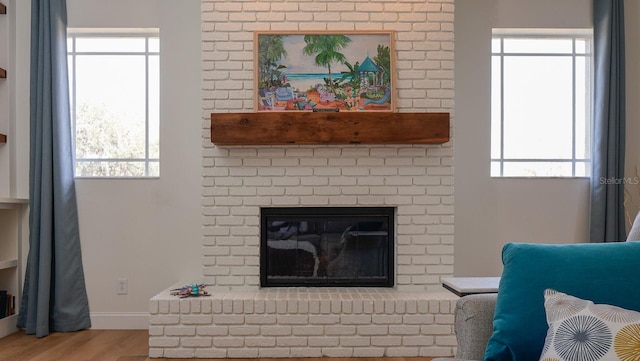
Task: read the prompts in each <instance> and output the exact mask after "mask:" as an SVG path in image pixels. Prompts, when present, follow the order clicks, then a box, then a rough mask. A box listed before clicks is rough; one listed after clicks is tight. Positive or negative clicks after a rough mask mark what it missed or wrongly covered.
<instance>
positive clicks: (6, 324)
mask: <svg viewBox="0 0 640 361" xmlns="http://www.w3.org/2000/svg"><path fill="white" fill-rule="evenodd" d="M17 307H18V305H16V308H17ZM16 312H17V310H16ZM17 322H18V314H17V313H16V314H15V315H11V316H8V317H5V318H0V335H4V336H7V335H10V334H12V333H14V332H17V331H18V328H16V323H17ZM4 336H2V337H4Z"/></svg>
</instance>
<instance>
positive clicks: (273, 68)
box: [258, 34, 287, 88]
mask: <svg viewBox="0 0 640 361" xmlns="http://www.w3.org/2000/svg"><path fill="white" fill-rule="evenodd" d="M284 37H285V35H269V34H261V35H259V36H258V44H259V45H258V49H259V52H258V64H259V65H258V66H259V67H260V68H259V71H260V74H259V75H260V79H259V84H258V86H259V87H260V88H268V87H270V86H279V85H282V84H279V82H280V76H281V75H282V72H281V71H280V70H282V69H284V68H286V66H284V65H281V64H278V61H280V59H282V58H283V57H285V56H287V51H286V50H285V49H284V44H283V42H282V39H283V38H284Z"/></svg>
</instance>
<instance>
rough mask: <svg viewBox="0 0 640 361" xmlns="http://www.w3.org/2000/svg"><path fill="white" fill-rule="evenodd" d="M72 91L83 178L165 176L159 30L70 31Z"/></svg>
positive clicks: (77, 157) (78, 160)
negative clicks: (163, 172) (160, 110)
mask: <svg viewBox="0 0 640 361" xmlns="http://www.w3.org/2000/svg"><path fill="white" fill-rule="evenodd" d="M67 47H68V61H69V90H70V102H71V121H72V123H73V124H72V129H73V137H74V154H75V171H76V176H77V177H158V176H159V175H160V121H159V119H160V114H159V108H160V93H159V88H160V42H159V37H158V33H157V31H155V32H144V33H142V32H131V33H120V32H118V33H96V32H92V33H84V32H80V31H73V30H70V31H69V37H68V44H67Z"/></svg>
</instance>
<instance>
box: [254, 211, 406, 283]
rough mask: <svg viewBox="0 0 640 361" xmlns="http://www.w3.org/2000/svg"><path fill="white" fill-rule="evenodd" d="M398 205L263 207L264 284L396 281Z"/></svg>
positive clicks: (261, 242) (261, 270)
mask: <svg viewBox="0 0 640 361" xmlns="http://www.w3.org/2000/svg"><path fill="white" fill-rule="evenodd" d="M394 213H395V212H394V208H392V207H323V208H318V207H310V208H300V207H295V208H262V209H261V223H260V224H261V237H260V238H261V240H260V247H261V250H260V282H261V286H262V287H296V286H298V287H311V286H318V287H345V286H349V287H393V285H394V282H393V279H394V278H393V240H394V227H393V225H394Z"/></svg>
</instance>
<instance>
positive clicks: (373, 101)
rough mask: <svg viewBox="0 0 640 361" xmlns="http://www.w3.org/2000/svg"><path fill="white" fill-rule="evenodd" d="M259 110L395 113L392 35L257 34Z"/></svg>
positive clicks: (257, 96)
mask: <svg viewBox="0 0 640 361" xmlns="http://www.w3.org/2000/svg"><path fill="white" fill-rule="evenodd" d="M254 41H255V47H256V49H255V53H254V54H255V59H254V61H255V64H254V66H255V68H254V72H255V93H256V94H255V102H256V110H257V111H259V112H261V111H262V112H265V111H269V112H273V111H280V112H283V111H340V112H343V111H360V112H362V111H386V112H389V111H394V101H395V99H394V96H393V94H394V88H393V86H394V69H393V59H392V57H393V55H394V53H395V51H394V48H393V32H392V31H384V32H382V31H381V32H340V33H335V32H334V33H330V32H313V33H309V32H305V33H301V32H292V33H282V32H280V33H276V32H256V33H255V36H254Z"/></svg>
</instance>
